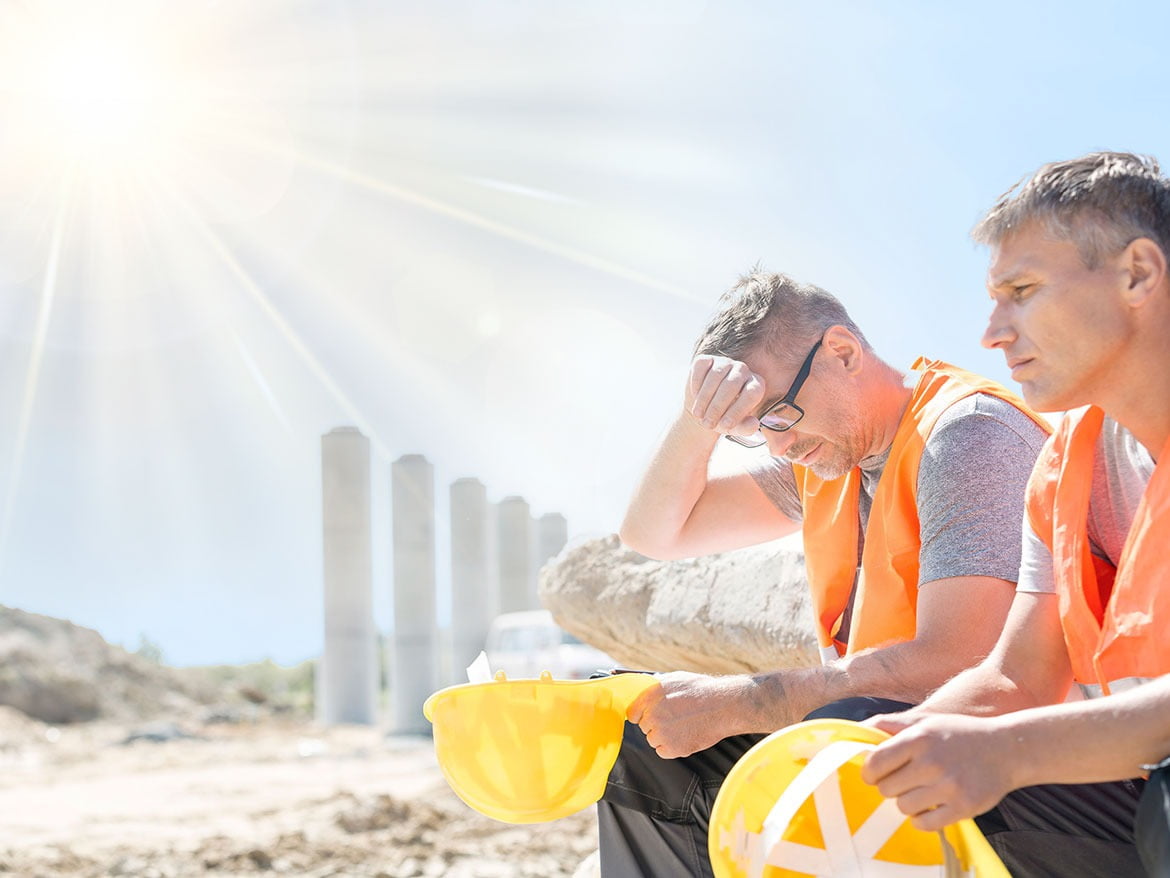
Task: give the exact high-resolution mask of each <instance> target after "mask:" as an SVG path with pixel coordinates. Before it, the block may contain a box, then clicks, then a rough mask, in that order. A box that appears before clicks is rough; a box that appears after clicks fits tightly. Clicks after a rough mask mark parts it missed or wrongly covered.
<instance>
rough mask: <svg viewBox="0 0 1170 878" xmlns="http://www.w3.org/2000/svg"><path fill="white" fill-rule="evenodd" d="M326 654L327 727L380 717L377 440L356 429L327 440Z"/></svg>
mask: <svg viewBox="0 0 1170 878" xmlns="http://www.w3.org/2000/svg"><path fill="white" fill-rule="evenodd" d="M321 499H322V516H321V517H322V522H323V524H324V552H323V557H324V579H325V649H324V652H323V653H322V655H321V662H320V664H319V665H318V666H317V696H316V709H317V717H318V719H320V721H321V722H323V723H367V724H373V723H375V722H377V718H378V660H377V650H376V635H375V631H374V610H373V583H372V576H373V574H372V563H371V551H370V441H369V440H368V439H367V438H366V437H365V436H363V435H362V434H361V433H360V432H358V430H357V429H356V428H354V427H338V428H337V429H335V430H333V431H331V432H329V433H326V434H325V435H324V436H322V437H321Z"/></svg>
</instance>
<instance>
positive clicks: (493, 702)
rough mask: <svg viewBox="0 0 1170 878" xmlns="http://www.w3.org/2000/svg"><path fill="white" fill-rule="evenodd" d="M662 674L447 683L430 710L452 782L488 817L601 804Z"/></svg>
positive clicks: (526, 819)
mask: <svg viewBox="0 0 1170 878" xmlns="http://www.w3.org/2000/svg"><path fill="white" fill-rule="evenodd" d="M656 685H658V684H657V681H656V680H655V679H654V677H652V676H650V675H649V674H615V675H613V676H609V677H600V678H597V679H593V680H554V679H553V678H552V675H551V674H550V673H549V672H548V671H545V672H544V673H543V674H542V675H541V677H540V679H539V680H530V679H529V680H509V679H507V678H506V677H505V676H504V673H503V671H500V672H497V674H496V678H495V680H493V681H492V682H488V683H467V684H464V685H462V686H451V687H449V688H447V689H442V690H440V691H438V692H436V693H435V694H434V695H432V696H431V697H430V698H428V699H427V700H426V703H425V704H424V705H423V713H424V714H425V715H426V717H427V719H429V720H430V721H431V723H432V724H433V726H434V736H435V755H436V756H437V757H438V760H439V767H440V768H441V769H442V771H443V774H444V776H445V777H446V778H447V782H448V783H449V784H450V785H451V788H452V789H453V790H454V791H455V793H456V794H457V795H458V796H459V798H461V799H462V800H463V801H464V802H466V803H467V804H468V805H470V806H471V807H472V808H474V809H475V810H477V811H479V812H480V813H481V814H486V815H487V816H489V817H494V818H495V819H497V820H503V821H505V822H507V823H538V822H541V821H544V820H554V819H556V818H558V817H564V816H566V815H568V814H572V813H573V812H575V811H580V810H581V809H582V808H586V807H588V806H589V805H592V804H593V803H595V802H596V801H597V800H598V799H600V798H601V795H602V793H604V792H605V782H606V780H607V779H608V778H609V772H610V770H611V769H612V768H613V764H614V762H615V761H616V760H617V754H618V750H619V748H620V747H621V743H622V731H623V729H624V726H625V721H626V709H627V708H628V707H629V706H630V703H631V702H632V701H633V700H634V699H635V698H636V697H638V695H640V694H641V693H642V692H644V691H645V690H646V689H648V688H650V687H651V686H656Z"/></svg>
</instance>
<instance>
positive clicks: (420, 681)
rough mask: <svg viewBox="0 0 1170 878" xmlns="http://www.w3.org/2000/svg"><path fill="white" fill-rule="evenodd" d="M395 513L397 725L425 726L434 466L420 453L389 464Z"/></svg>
mask: <svg viewBox="0 0 1170 878" xmlns="http://www.w3.org/2000/svg"><path fill="white" fill-rule="evenodd" d="M390 482H391V500H392V502H393V519H394V534H393V536H394V638H393V649H392V650H391V665H390V691H391V705H392V710H393V728H394V730H395V731H398V732H426V731H428V730H429V729H430V724H429V723H428V722H427V721H426V718H425V717H424V716H423V713H422V706H423V702H424V701H426V699H427V696H429V695H430V694H431V693H432V692H434V691H435V689H436V688H438V685H437V684H438V674H437V671H436V658H437V656H436V640H437V632H436V630H435V469H434V467H433V466H431V464H429V463H428V462H427V459H426V458H425V457H423V456H422V455H421V454H407V455H405V456H403V457H400V458H399V459H398V460H396V461H394V463H393V464H392V465H391V468H390Z"/></svg>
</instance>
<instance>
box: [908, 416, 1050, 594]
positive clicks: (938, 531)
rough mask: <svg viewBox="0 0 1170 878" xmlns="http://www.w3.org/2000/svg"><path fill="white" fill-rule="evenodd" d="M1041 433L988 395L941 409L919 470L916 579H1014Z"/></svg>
mask: <svg viewBox="0 0 1170 878" xmlns="http://www.w3.org/2000/svg"><path fill="white" fill-rule="evenodd" d="M1044 439H1045V434H1044V431H1043V430H1041V429H1040V427H1038V426H1037V425H1036V424H1035V423H1033V421H1032V420H1031V418H1029V417H1028V416H1027V415H1025V414H1023V413H1022V412H1021V411H1020V410H1019V409H1017V408H1015V406H1012V405H1009V404H1008V403H1006V402H1004V401H1003V400H1000V399H997V398H995V397H992V396H986V395H984V394H976V395H975V396H970V397H967V398H966V399H964V400H961V401H959V402H957V403H955V404H954V405H953V406H951V407H950V408H949V409H947V411H946V412H944V413H943V415H942V417H940V418H939V420H938V422H937V423H936V424H935V426H934V429H933V430H932V431H931V433H930V436H929V437H927V440H926V448H925V449H924V451H923V454H922V463H921V465H920V466H919V470H918V518H919V525H920V533H921V538H922V548H921V551H920V553H919V577H918V582H919V585H922V584H923V583H927V582H932V581H934V580H936V579H945V578H947V577H951V576H994V577H996V578H997V579H1004V580H1007V581H1008V582H1015V581H1016V577H1017V575H1018V574H1019V571H1020V533H1021V528H1022V526H1023V519H1024V488H1025V486H1026V485H1027V483H1028V476H1029V474H1030V473H1031V472H1032V464H1033V463H1035V461H1036V456H1037V455H1038V454H1039V453H1040V446H1041V445H1043V444H1044Z"/></svg>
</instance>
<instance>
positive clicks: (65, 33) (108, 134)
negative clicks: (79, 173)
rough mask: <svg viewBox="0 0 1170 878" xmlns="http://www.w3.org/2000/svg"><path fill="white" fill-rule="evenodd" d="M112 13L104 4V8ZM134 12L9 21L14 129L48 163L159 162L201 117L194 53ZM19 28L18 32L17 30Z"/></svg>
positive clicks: (5, 66)
mask: <svg viewBox="0 0 1170 878" xmlns="http://www.w3.org/2000/svg"><path fill="white" fill-rule="evenodd" d="M103 6H104V4H103ZM131 10H132V11H133V12H135V13H141V12H142V11H143V10H142V8H141V7H139V6H137V5H128V6H127V7H126V8H125V9H123V10H122V13H123V14H120V15H119V14H109V10H108V7H107V8H106V9H105V10H104V11H103V14H102V15H96V14H94V12H93V11H92V10H89V9H87V8H86V7H85V6H81V5H79V6H77V7H75V8H72V9H69V10H68V14H67V15H66V14H61V12H62V10H60V9H57V10H55V11H56V12H57V14H46V13H45V12H44V11H43V10H39V11H38V13H39V14H28V15H27V16H25V17H23V19H19V18H17V16H15V15H12V14H11V13H10V14H9V18H8V20H7V21H5V22H4V24H5V26H6V27H5V30H6V31H7V32H8V33H9V34H10V35H11V36H12V38H11V39H9V40H5V41H4V43H5V45H3V46H2V48H3V50H4V53H3V54H4V57H3V60H0V70H2V72H3V75H4V79H5V81H6V83H7V84H8V88H7V89H6V90H7V91H8V92H9V95H8V96H9V102H8V103H9V106H8V108H7V110H8V112H9V113H10V117H9V122H10V123H11V124H12V125H13V128H14V129H15V130H16V131H18V132H19V136H20V137H21V138H22V139H23V140H24V141H25V142H26V145H27V147H28V149H29V151H30V152H31V153H32V154H34V155H37V156H39V157H40V159H41V160H42V161H45V160H49V161H52V160H53V159H62V158H66V159H81V160H84V161H86V162H96V163H98V164H99V165H102V166H104V167H106V168H107V169H108V168H109V167H111V166H114V165H121V164H130V163H138V162H142V161H144V160H145V161H151V160H154V159H157V158H159V157H160V154H161V153H163V152H165V151H166V150H167V149H168V148H170V147H172V146H173V145H174V144H173V139H174V138H175V136H176V135H179V134H181V133H182V131H183V129H184V128H188V126H189V124H190V123H191V122H195V121H197V120H196V119H193V118H192V116H191V114H190V111H191V110H192V109H194V107H193V106H192V101H191V99H190V98H191V95H192V93H193V91H192V88H191V80H192V76H191V73H192V71H190V70H184V69H183V63H184V61H185V60H186V59H185V57H184V56H185V55H187V54H188V53H187V52H186V51H185V49H187V48H189V47H184V46H182V45H176V44H175V41H174V37H175V36H176V34H175V33H174V32H173V31H172V30H170V29H169V28H167V27H166V21H165V20H163V19H159V18H158V17H157V11H156V13H155V15H154V16H151V15H140V14H135V15H130V14H127V13H128V12H129V11H131ZM13 25H16V26H15V27H14V26H13Z"/></svg>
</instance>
